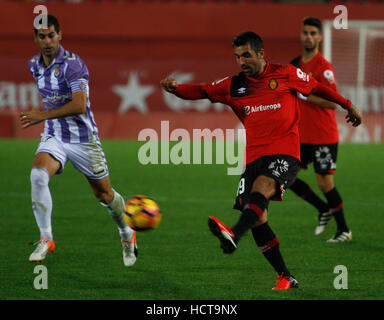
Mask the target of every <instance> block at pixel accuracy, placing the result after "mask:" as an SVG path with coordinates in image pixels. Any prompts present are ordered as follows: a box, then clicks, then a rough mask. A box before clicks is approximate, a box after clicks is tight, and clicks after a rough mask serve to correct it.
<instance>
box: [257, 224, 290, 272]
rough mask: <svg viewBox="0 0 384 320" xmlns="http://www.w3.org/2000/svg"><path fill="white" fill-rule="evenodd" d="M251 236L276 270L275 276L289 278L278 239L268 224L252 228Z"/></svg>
mask: <svg viewBox="0 0 384 320" xmlns="http://www.w3.org/2000/svg"><path fill="white" fill-rule="evenodd" d="M252 235H253V238H254V239H255V242H256V244H257V246H258V247H259V250H260V251H261V252H262V254H263V255H264V257H265V258H266V259H267V260H268V262H269V263H270V264H271V265H272V267H273V268H274V269H275V270H276V272H277V274H278V275H281V274H283V275H284V276H289V275H290V272H289V270H288V269H287V266H286V265H285V262H284V259H283V257H282V255H281V252H280V248H279V239H277V237H276V235H275V234H274V232H273V231H272V229H271V227H270V226H269V225H268V222H266V223H263V224H262V225H259V226H257V227H255V228H252Z"/></svg>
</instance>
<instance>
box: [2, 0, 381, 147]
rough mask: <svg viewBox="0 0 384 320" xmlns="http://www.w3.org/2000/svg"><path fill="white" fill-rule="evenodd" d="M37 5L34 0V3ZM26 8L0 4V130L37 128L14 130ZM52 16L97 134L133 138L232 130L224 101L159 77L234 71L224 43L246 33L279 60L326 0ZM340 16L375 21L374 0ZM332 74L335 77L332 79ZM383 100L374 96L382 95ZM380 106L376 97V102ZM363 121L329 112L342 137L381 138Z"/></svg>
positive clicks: (376, 119) (25, 47) (189, 78)
mask: <svg viewBox="0 0 384 320" xmlns="http://www.w3.org/2000/svg"><path fill="white" fill-rule="evenodd" d="M43 4H44V3H43ZM35 5H36V4H30V3H20V2H7V1H5V2H4V1H3V2H1V4H0V21H1V28H0V136H2V137H37V136H38V135H39V133H40V132H41V130H42V126H41V125H39V126H36V127H32V128H28V129H25V130H23V129H21V128H20V125H19V123H18V118H17V115H18V113H19V112H20V111H21V110H25V109H28V108H29V105H30V104H32V105H36V106H37V105H38V103H39V102H38V101H39V100H38V94H37V91H36V87H35V85H34V83H33V79H32V77H31V75H30V74H29V70H28V68H27V62H28V59H29V58H30V57H31V56H33V55H34V54H36V53H37V48H36V45H35V44H34V41H33V35H32V22H33V19H34V18H35V16H36V15H35V14H33V7H34V6H35ZM45 5H46V6H47V8H48V11H49V12H50V13H52V14H54V15H56V16H57V17H58V18H59V21H60V24H61V27H62V31H63V40H62V45H63V46H64V47H65V48H66V49H68V50H70V51H74V52H76V53H78V54H79V55H80V56H81V57H82V59H83V60H84V61H85V62H86V64H87V66H88V69H89V71H90V94H91V97H90V98H91V103H92V108H93V111H94V113H95V117H96V121H97V122H98V126H99V129H100V136H101V137H102V138H133V139H136V138H137V136H138V133H139V131H140V130H141V129H143V128H155V129H158V128H159V127H160V121H161V120H169V121H170V127H171V130H172V128H186V129H188V130H191V129H192V128H210V129H212V130H213V129H215V128H234V127H236V126H237V125H238V121H237V119H236V118H235V116H234V115H233V114H232V113H231V112H230V111H229V110H228V108H227V107H226V106H223V105H220V104H210V103H208V102H206V101H192V102H191V101H182V100H180V99H177V98H175V97H173V96H172V95H169V94H165V93H164V92H162V90H161V89H160V87H159V81H160V80H161V79H162V78H163V77H165V76H167V75H170V74H172V75H174V76H176V77H177V78H178V79H180V81H184V82H208V81H212V80H216V79H220V78H222V77H224V76H226V75H229V74H233V73H237V72H238V68H237V66H236V63H235V61H234V59H233V53H232V49H231V45H230V42H231V39H232V38H233V36H234V35H236V34H238V33H240V32H242V31H246V30H254V31H256V32H257V33H259V34H260V35H261V36H262V37H263V39H264V43H265V48H266V53H267V56H268V58H269V59H270V60H271V61H273V62H280V63H288V62H289V61H290V59H292V58H293V57H295V56H296V55H298V54H299V53H300V51H301V47H300V42H299V32H300V22H301V20H302V18H303V17H305V16H309V15H312V16H316V17H318V18H319V19H321V20H324V19H333V18H334V17H335V16H336V15H335V14H333V7H334V5H326V4H307V5H298V4H269V3H247V2H242V3H235V2H208V3H198V2H182V3H179V2H175V3H173V2H170V3H168V2H140V1H138V2H117V3H110V2H103V1H101V2H86V3H83V4H70V3H56V2H54V3H52V4H50V3H48V4H45ZM347 7H348V17H349V19H371V20H379V19H381V18H382V12H383V11H384V6H383V5H373V4H370V5H366V4H364V5H359V4H348V6H347ZM336 76H337V75H336ZM383 100H384V97H383ZM383 105H384V101H383ZM365 116H366V119H370V118H372V121H368V122H367V123H368V124H369V125H367V126H365V127H363V129H359V130H352V129H350V128H349V127H347V126H345V125H344V124H343V114H341V113H340V114H338V120H339V123H340V125H341V138H342V141H364V142H365V141H384V119H383V112H381V113H379V114H372V115H371V114H369V113H368V114H366V115H365Z"/></svg>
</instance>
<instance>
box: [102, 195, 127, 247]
mask: <svg viewBox="0 0 384 320" xmlns="http://www.w3.org/2000/svg"><path fill="white" fill-rule="evenodd" d="M113 192H114V197H113V199H112V201H111V202H110V203H108V204H104V203H101V204H102V205H103V206H106V207H107V209H108V212H109V214H110V216H111V217H112V219H113V220H114V221H115V223H116V225H117V228H118V229H119V234H120V237H121V240H124V241H130V240H131V238H132V235H133V230H132V228H130V227H129V226H128V225H127V223H126V222H125V221H124V218H123V213H124V204H125V201H124V198H123V197H122V196H121V195H120V194H119V193H118V192H116V191H115V190H113Z"/></svg>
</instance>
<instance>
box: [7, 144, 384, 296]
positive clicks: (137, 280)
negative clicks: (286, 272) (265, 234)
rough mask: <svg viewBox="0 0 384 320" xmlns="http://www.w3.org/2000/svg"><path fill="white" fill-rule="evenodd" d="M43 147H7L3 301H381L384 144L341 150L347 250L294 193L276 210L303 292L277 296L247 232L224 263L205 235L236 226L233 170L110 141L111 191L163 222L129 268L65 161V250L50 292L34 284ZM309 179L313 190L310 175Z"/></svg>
mask: <svg viewBox="0 0 384 320" xmlns="http://www.w3.org/2000/svg"><path fill="white" fill-rule="evenodd" d="M37 143H38V141H37V140H0V150H1V153H0V167H1V180H0V181H1V183H0V201H1V204H0V212H1V215H0V216H1V220H0V254H1V259H0V278H1V279H0V300H8V299H12V300H19V299H32V300H35V299H38V300H40V299H59V300H62V299H63V300H66V299H75V300H77V299H103V300H105V299H107V300H108V299H129V300H180V299H181V300H195V299H196V300H204V299H207V300H210V299H213V300H216V299H217V300H265V299H267V300H270V299H271V300H273V299H292V300H318V299H320V300H323V299H327V300H328V299H330V300H336V299H338V300H339V299H347V300H349V299H361V300H365V299H370V300H376V299H383V298H384V292H383V291H382V290H381V289H382V288H383V287H384V254H383V253H384V241H383V231H384V215H383V212H384V194H383V186H384V184H383V181H384V180H383V177H384V167H383V160H384V146H383V145H382V144H373V145H340V148H339V158H338V170H337V173H336V175H335V181H336V185H337V188H338V189H339V191H340V193H341V195H342V197H343V200H344V209H345V215H346V218H347V223H348V225H349V226H350V228H351V229H352V231H353V240H352V242H350V243H340V244H329V243H326V240H327V239H328V238H330V237H331V236H333V234H334V232H335V222H334V221H333V220H332V221H331V222H330V225H329V227H328V229H327V231H326V232H325V233H324V234H322V235H320V236H315V235H314V228H315V225H316V221H317V220H316V217H317V213H316V212H315V210H314V209H313V208H312V207H311V206H310V205H308V204H307V203H305V202H304V201H302V200H301V199H299V198H298V197H297V196H296V195H294V194H293V193H292V192H290V191H289V190H288V191H287V192H286V194H285V199H284V201H283V202H281V203H278V202H272V203H271V204H270V210H269V222H270V225H271V227H272V229H273V230H274V231H275V233H276V235H277V236H278V238H279V240H280V247H281V251H282V254H283V256H284V258H285V260H286V263H287V265H288V268H289V269H290V270H291V272H292V274H294V275H295V277H296V278H297V279H298V281H299V282H300V288H299V289H297V290H289V291H283V292H274V291H272V290H271V287H272V286H273V285H274V283H275V278H276V276H275V273H274V271H273V270H272V267H271V266H270V265H269V264H268V263H267V261H266V260H265V259H264V257H263V256H262V254H261V253H260V252H259V251H258V249H257V248H256V245H255V244H254V241H253V239H252V237H251V234H250V233H247V234H246V235H245V236H244V238H243V239H242V240H241V242H240V243H239V248H238V250H237V251H236V252H235V253H234V254H233V255H230V256H226V255H224V254H223V253H222V251H221V249H220V248H219V243H218V241H217V239H216V238H214V237H213V236H212V235H211V234H210V232H209V229H208V226H207V218H208V216H209V215H215V216H217V217H219V218H221V219H222V220H223V221H224V222H225V223H226V224H228V225H231V224H233V223H234V222H235V221H237V218H238V213H237V211H234V210H233V209H232V204H233V200H234V196H235V193H236V190H237V183H238V180H239V177H238V176H228V175H227V174H226V172H227V171H226V170H227V165H142V164H140V163H139V161H138V158H137V154H138V149H139V147H140V146H141V145H142V143H139V142H135V141H109V140H106V141H103V147H104V151H105V153H106V157H107V160H108V164H109V169H110V178H111V181H112V185H113V187H114V188H115V189H116V190H118V191H119V192H120V193H122V194H123V195H124V196H125V197H128V196H132V195H135V194H144V195H148V196H151V197H153V198H154V199H155V200H156V201H157V202H158V203H159V205H160V207H161V210H162V213H163V220H162V222H161V224H160V226H159V227H158V228H157V229H155V230H151V231H147V232H143V233H138V235H137V238H138V247H139V257H138V260H137V263H136V265H135V266H134V267H132V268H125V267H124V266H123V261H122V253H121V244H120V241H119V236H118V232H117V229H116V226H115V225H114V223H113V221H112V219H111V218H110V217H109V215H108V213H107V211H106V209H105V208H103V207H102V206H101V205H100V204H99V203H98V202H97V201H96V199H95V198H94V197H93V195H92V193H91V189H90V187H89V186H88V183H87V181H86V179H85V178H84V177H83V176H82V175H81V174H79V173H78V172H77V171H75V169H73V167H72V165H71V164H70V163H68V164H67V166H66V168H65V171H64V174H62V175H60V176H55V177H54V178H53V179H52V180H51V182H50V188H51V193H52V196H53V215H52V220H53V231H54V237H55V241H56V250H55V252H54V253H53V254H49V255H48V256H47V259H46V260H45V261H44V263H41V264H43V265H45V266H46V267H47V270H48V289H47V290H36V289H35V288H34V286H33V283H34V278H35V277H36V276H37V274H35V273H34V267H35V266H36V264H31V263H29V262H28V257H29V255H30V253H31V252H32V250H33V247H32V246H30V245H29V243H30V242H33V241H37V240H38V237H39V233H38V229H37V226H36V223H35V220H34V216H33V213H32V209H31V200H30V182H29V174H30V168H31V164H32V159H33V155H34V152H35V150H36V147H37ZM300 176H301V177H303V178H304V180H307V181H308V182H310V184H311V186H312V187H313V189H314V190H315V191H318V188H317V187H316V185H315V177H314V173H313V170H312V167H311V168H310V169H309V170H307V171H306V172H301V173H300ZM337 265H344V266H346V267H347V270H348V289H346V290H343V289H341V290H336V289H335V288H334V286H333V282H334V279H335V277H336V276H337V275H338V274H335V273H334V268H335V266H337Z"/></svg>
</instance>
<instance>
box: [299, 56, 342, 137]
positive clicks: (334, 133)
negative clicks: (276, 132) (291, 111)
mask: <svg viewBox="0 0 384 320" xmlns="http://www.w3.org/2000/svg"><path fill="white" fill-rule="evenodd" d="M299 68H300V69H301V70H303V71H304V72H305V73H307V74H309V75H310V76H312V77H314V78H315V79H316V80H317V81H319V82H320V83H322V84H324V85H326V86H328V87H330V88H332V89H333V90H335V91H337V89H336V80H335V75H334V70H333V67H332V65H331V64H330V63H329V62H328V61H327V60H326V59H325V58H324V57H323V56H322V54H321V53H320V52H319V53H318V54H317V55H316V56H315V57H314V58H313V59H312V60H310V61H308V62H307V63H304V62H303V61H302V59H300V62H299ZM299 105H300V113H301V116H300V122H299V132H300V142H301V143H310V144H330V143H337V142H339V132H338V129H337V122H336V118H335V111H334V110H333V109H325V108H321V107H318V106H316V105H314V104H312V103H310V102H308V101H305V100H302V99H299Z"/></svg>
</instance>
